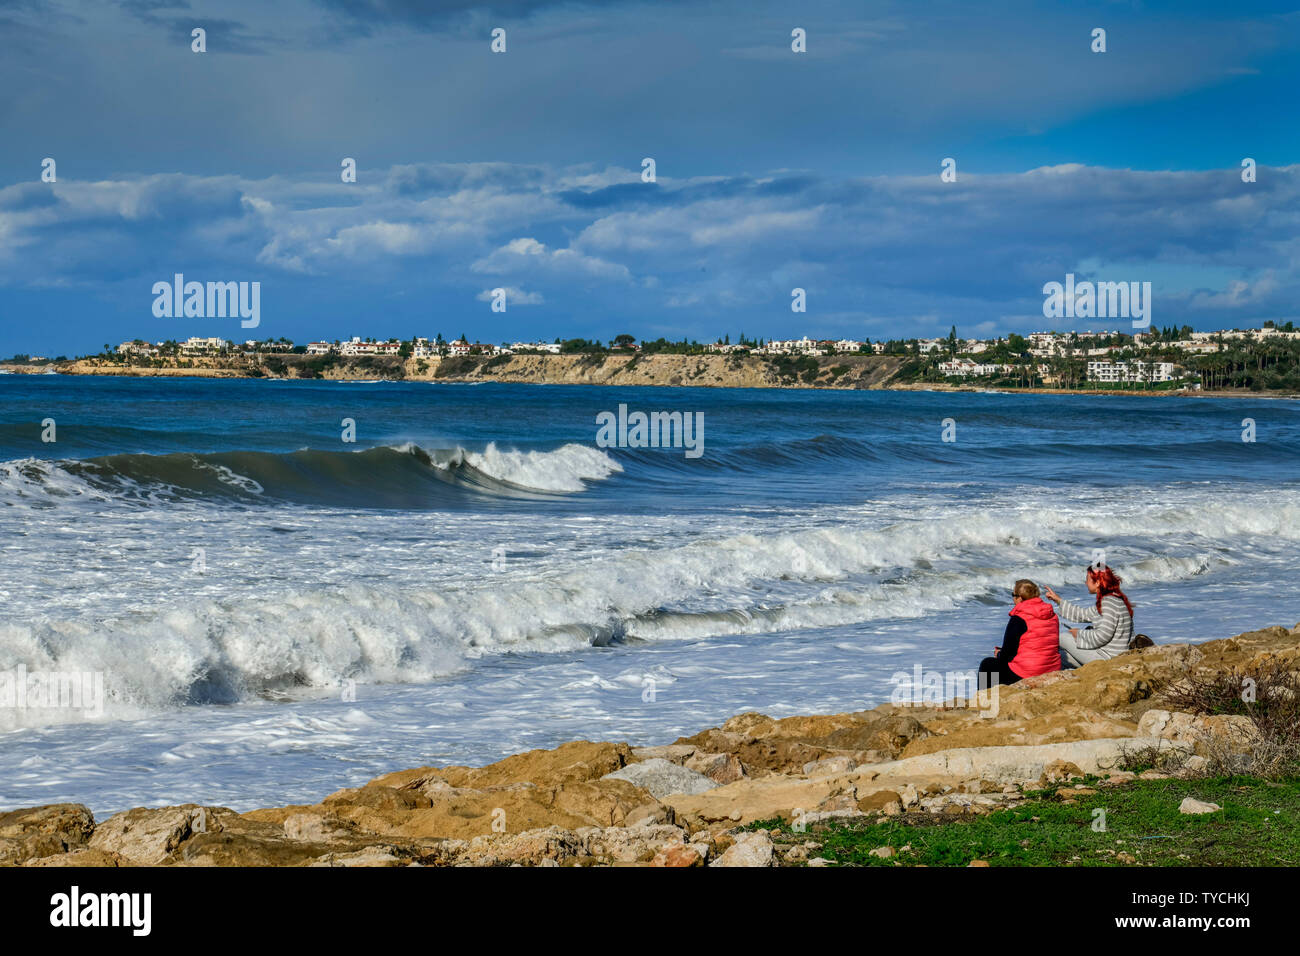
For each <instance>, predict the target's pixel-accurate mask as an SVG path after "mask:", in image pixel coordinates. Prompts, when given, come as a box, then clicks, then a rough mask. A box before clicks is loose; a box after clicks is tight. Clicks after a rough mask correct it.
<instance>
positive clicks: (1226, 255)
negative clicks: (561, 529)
mask: <svg viewBox="0 0 1300 956" xmlns="http://www.w3.org/2000/svg"><path fill="white" fill-rule="evenodd" d="M1298 7H1300V4H1249V3H1246V4H1238V5H1231V6H1230V5H1225V4H1210V3H1197V2H1181V3H1150V2H1147V3H1118V2H1116V3H1093V4H1073V3H1071V4H1064V3H1063V4H1047V3H996V2H992V3H982V4H970V3H931V4H921V3H875V2H870V0H857V2H852V3H834V2H827V3H823V2H805V3H799V4H775V3H763V2H756V0H746V2H713V3H707V2H706V3H696V2H684V0H682V2H669V0H662V2H659V3H654V4H647V3H634V2H617V0H616V2H608V0H607V2H602V3H599V4H594V3H592V4H585V3H573V2H564V3H554V2H549V0H510V2H504V3H496V4H491V5H480V4H470V3H462V2H450V3H417V2H411V0H282V2H277V3H275V4H265V3H262V2H225V3H204V2H192V3H184V2H178V3H169V2H166V0H123V2H119V3H112V2H99V3H64V2H55V3H38V2H34V0H0V42H3V44H4V47H5V50H4V56H3V57H0V90H3V93H0V130H2V131H3V136H2V138H0V143H2V144H3V148H0V355H9V354H12V353H14V352H18V351H22V352H34V353H40V354H47V355H50V354H64V353H66V354H72V353H77V352H85V351H89V350H93V349H98V348H99V347H100V346H101V345H102V344H103V343H105V342H111V343H116V342H118V341H121V340H122V339H126V338H133V337H137V336H139V337H142V338H146V339H149V340H158V339H163V338H179V337H185V336H188V335H221V336H224V337H229V338H236V339H242V338H246V337H249V336H252V335H256V336H258V337H268V336H269V337H277V336H280V335H284V336H288V337H290V338H293V339H296V340H299V341H306V340H307V339H309V338H314V337H325V338H330V339H333V338H337V337H341V336H346V335H353V334H359V335H363V336H375V337H387V336H390V335H396V336H401V337H404V338H405V337H409V336H411V335H430V336H432V335H434V334H436V333H439V332H441V333H442V334H444V335H446V336H448V337H451V336H454V335H458V334H460V333H462V332H464V333H467V334H468V335H469V336H470V337H471V338H477V339H482V340H485V341H502V340H515V339H519V338H530V339H531V338H536V337H545V338H547V339H550V338H553V337H555V336H556V335H560V336H565V337H569V336H584V337H597V338H602V339H606V338H610V337H612V336H613V335H615V334H618V333H620V332H625V331H626V332H630V333H632V334H634V335H637V336H645V337H657V336H659V335H665V336H668V337H670V338H679V337H681V336H683V335H685V336H690V337H693V338H698V339H700V340H705V339H711V338H713V337H714V336H717V335H721V334H723V333H730V334H731V335H732V337H733V338H734V337H735V336H736V335H737V334H738V333H739V332H740V331H742V330H743V331H744V332H746V333H747V334H749V335H752V336H764V337H770V336H774V335H779V336H788V335H797V334H803V333H808V334H812V335H815V336H834V337H840V336H851V337H858V338H861V337H869V338H872V339H879V338H886V337H909V336H915V335H931V334H941V333H946V332H947V330H948V328H949V326H951V325H954V324H955V325H956V326H957V327H958V330H959V331H960V332H961V333H963V334H966V335H994V334H1006V333H1007V332H1010V331H1020V332H1024V331H1028V330H1031V329H1036V328H1043V327H1049V326H1050V324H1051V323H1049V321H1048V320H1046V319H1044V318H1043V317H1042V312H1041V308H1042V301H1043V295H1042V291H1041V290H1042V286H1043V284H1044V283H1046V282H1049V281H1060V280H1062V279H1063V277H1064V275H1065V273H1066V272H1075V273H1076V275H1078V276H1080V277H1081V278H1085V277H1087V278H1096V279H1107V280H1128V281H1151V282H1152V284H1153V296H1154V302H1153V320H1154V322H1155V324H1157V325H1164V324H1172V323H1177V324H1184V323H1185V324H1190V325H1192V326H1194V327H1197V328H1216V327H1229V326H1241V327H1244V326H1249V325H1257V324H1259V323H1260V322H1261V321H1263V320H1266V319H1274V320H1280V321H1286V320H1288V319H1291V320H1297V319H1300V306H1297V302H1298V301H1300V296H1298V295H1297V293H1300V123H1297V122H1296V114H1295V104H1296V101H1297V93H1300V56H1297V54H1298V53H1300V10H1298ZM195 26H201V27H203V28H204V29H206V30H207V48H208V52H206V53H203V54H197V53H193V52H191V49H190V43H191V40H190V31H191V30H192V29H193V28H194V27H195ZM495 27H501V28H504V29H505V30H506V36H507V50H506V52H505V53H504V54H493V53H492V52H491V51H490V49H489V40H490V33H491V31H492V29H493V28H495ZM794 27H802V28H803V29H805V30H806V31H807V36H808V41H807V43H808V52H807V53H805V54H795V53H793V52H792V51H791V50H790V31H791V30H792V29H793V28H794ZM1095 27H1101V28H1104V29H1105V30H1106V31H1107V35H1106V41H1107V51H1106V52H1105V53H1093V52H1092V51H1091V50H1090V45H1091V31H1092V30H1093V28H1095ZM647 156H650V157H654V159H655V161H656V167H657V182H655V183H643V182H641V176H640V172H641V160H642V158H643V157H647ZM45 157H52V158H54V160H55V161H56V163H57V177H58V178H57V182H55V183H45V182H41V161H42V160H43V159H44V158H45ZM344 157H354V158H355V159H356V160H357V163H358V181H357V182H356V183H352V184H345V183H343V182H341V181H340V177H339V164H340V161H341V160H342V159H343V158H344ZM945 157H953V158H955V159H956V161H957V174H958V175H957V182H955V183H943V182H941V181H940V177H939V173H940V162H941V160H942V159H943V158H945ZM1244 157H1251V158H1253V159H1255V160H1256V161H1257V163H1258V164H1259V169H1258V181H1257V182H1255V183H1243V182H1242V181H1241V175H1240V163H1241V161H1242V159H1243V158H1244ZM176 272H182V273H184V274H185V275H186V277H187V279H195V280H199V281H209V280H211V281H258V282H260V283H261V287H262V323H261V326H260V327H259V328H258V329H256V330H248V331H245V330H242V329H240V328H239V324H238V322H237V321H236V320H230V319H198V318H192V319H183V318H182V319H176V318H170V319H168V318H163V319H160V318H155V317H154V315H153V313H152V308H151V307H152V302H153V296H152V294H151V291H150V290H151V288H152V285H153V283H154V282H157V281H165V280H170V278H171V276H172V275H173V274H174V273H176ZM796 286H797V287H802V288H805V289H806V290H807V295H808V311H807V313H806V314H802V315H795V314H792V313H791V312H790V307H789V304H790V290H791V289H792V288H794V287H796ZM496 287H503V288H506V289H508V290H510V291H509V292H508V295H507V303H508V304H507V311H506V312H505V313H494V312H492V311H491V310H490V308H489V304H488V302H487V301H486V299H485V293H486V292H487V290H489V289H492V288H496ZM1100 324H1107V325H1109V326H1111V327H1113V326H1115V325H1117V324H1118V323H1113V322H1112V323H1100Z"/></svg>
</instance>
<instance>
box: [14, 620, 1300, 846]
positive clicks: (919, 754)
mask: <svg viewBox="0 0 1300 956" xmlns="http://www.w3.org/2000/svg"><path fill="white" fill-rule="evenodd" d="M1261 666H1268V667H1273V668H1278V669H1280V671H1281V672H1282V673H1292V674H1294V673H1295V672H1296V671H1298V670H1300V625H1297V626H1296V627H1295V628H1292V629H1287V628H1285V627H1271V628H1267V629H1265V630H1261V631H1252V632H1249V633H1246V634H1241V635H1238V636H1237V637H1234V638H1231V639H1229V640H1222V641H1213V642H1210V643H1207V644H1202V645H1197V646H1189V645H1164V646H1159V647H1152V648H1147V649H1145V650H1142V651H1135V652H1130V653H1128V654H1125V655H1122V656H1120V657H1118V658H1115V659H1114V660H1110V661H1101V662H1097V663H1095V664H1089V665H1088V666H1087V667H1084V668H1082V669H1080V670H1077V671H1066V672H1058V673H1055V674H1048V675H1043V676H1042V677H1038V678H1032V679H1030V680H1027V681H1023V682H1021V683H1019V684H1016V685H1014V686H1012V687H1007V688H1002V689H1001V690H1000V692H999V698H998V706H997V710H996V714H995V715H993V716H988V714H989V713H990V712H989V711H987V710H986V711H979V710H973V709H970V708H968V707H966V706H960V705H958V704H956V703H950V704H948V705H945V706H930V707H914V706H901V705H895V704H885V705H882V706H880V707H877V708H875V709H874V710H869V711H860V712H856V713H849V714H832V715H819V716H808V717H788V718H784V719H781V720H776V719H773V718H770V717H766V716H764V715H762V714H755V713H750V714H742V715H740V716H737V717H734V718H732V719H731V720H729V721H727V722H726V723H725V724H723V725H722V726H721V727H714V728H710V729H708V730H704V731H701V732H700V733H698V734H695V735H693V736H691V737H684V738H681V739H679V740H678V741H677V742H676V743H674V744H670V745H666V746H657V747H632V746H629V745H628V744H626V743H607V742H591V741H575V742H572V743H567V744H564V745H563V746H560V747H557V748H555V749H553V750H533V751H529V752H528V753H523V754H516V755H514V756H511V757H507V758H506V759H504V760H500V761H498V762H496V763H494V764H491V765H489V766H486V767H420V768H416V769H411V770H401V771H397V772H394V773H390V774H386V775H384V776H381V777H378V778H376V779H375V780H372V781H370V782H369V783H368V784H366V785H365V786H363V787H356V788H349V789H345V790H340V791H338V792H336V793H333V794H330V795H329V796H327V797H325V798H324V799H323V800H321V801H320V802H319V803H316V804H311V805H302V806H289V807H278V808H272V809H265V810H254V811H251V812H248V813H242V814H241V813H235V812H234V811H232V810H229V809H227V808H224V807H204V806H199V805H197V804H184V805H181V806H174V807H163V808H160V809H143V808H137V809H134V810H128V811H125V812H123V813H119V814H116V815H115V816H112V817H110V818H109V819H107V820H105V821H103V822H102V823H96V822H95V820H94V818H93V817H92V815H91V813H90V811H89V810H87V809H86V808H85V807H84V806H81V805H79V804H57V805H53V806H45V807H37V808H33V809H24V810H14V811H12V812H9V813H5V814H0V864H7V865H23V866H66V865H75V866H140V865H143V866H187V865H218V866H228V865H242V866H405V865H410V864H414V863H418V864H422V865H455V866H478V865H511V864H515V863H521V864H524V865H539V866H556V865H633V864H639V865H656V866H698V865H714V866H770V865H774V864H775V863H776V862H778V858H777V857H775V856H774V849H773V844H772V842H771V840H770V839H768V838H767V837H766V835H764V834H763V833H762V832H761V831H760V832H757V833H748V832H743V831H741V830H739V828H738V827H739V825H743V824H746V823H750V822H753V821H756V820H763V819H770V818H774V817H781V818H784V819H786V820H789V821H791V822H794V823H805V824H807V823H815V822H817V821H818V820H822V819H826V818H829V817H843V816H861V815H877V814H886V815H891V814H893V815H896V814H903V813H925V812H951V811H958V812H983V811H987V810H989V809H993V808H996V807H1001V806H1014V805H1015V804H1016V803H1017V802H1018V801H1020V800H1021V799H1022V794H1023V790H1024V789H1025V788H1031V787H1036V786H1040V785H1042V784H1044V783H1045V782H1054V781H1060V780H1064V779H1068V778H1070V777H1072V776H1076V775H1079V774H1087V773H1091V774H1098V775H1101V776H1106V775H1109V779H1110V782H1111V783H1119V782H1122V781H1124V780H1127V779H1132V777H1133V774H1132V773H1127V772H1125V771H1122V770H1120V769H1118V765H1119V763H1120V762H1121V761H1122V759H1123V758H1124V755H1125V753H1126V752H1127V751H1132V750H1135V749H1139V748H1154V747H1159V748H1162V749H1163V750H1165V751H1168V752H1177V753H1180V754H1183V755H1184V756H1186V758H1187V761H1188V763H1189V765H1190V764H1191V763H1192V762H1193V761H1195V760H1198V759H1199V760H1201V761H1202V762H1204V760H1205V757H1204V756H1203V754H1207V753H1211V752H1214V753H1218V754H1222V753H1224V752H1229V753H1239V754H1243V755H1244V754H1248V753H1249V752H1250V751H1251V750H1252V748H1254V747H1255V736H1254V735H1255V730H1254V728H1253V727H1252V726H1251V723H1250V721H1249V720H1247V719H1246V718H1244V717H1198V716H1194V715H1191V714H1186V713H1173V712H1170V711H1169V710H1168V709H1165V707H1164V704H1163V701H1164V698H1165V695H1169V694H1174V693H1175V692H1176V691H1177V688H1178V687H1179V686H1180V685H1183V686H1185V685H1186V683H1187V680H1188V678H1189V677H1196V676H1197V675H1237V674H1240V673H1241V672H1242V671H1243V670H1249V669H1251V668H1258V667H1261ZM1234 679H1235V676H1234ZM799 850H800V848H799V847H795V848H794V849H793V850H790V851H789V852H791V853H797V852H799Z"/></svg>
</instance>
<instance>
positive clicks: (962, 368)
mask: <svg viewBox="0 0 1300 956" xmlns="http://www.w3.org/2000/svg"><path fill="white" fill-rule="evenodd" d="M1010 371H1011V366H1010V365H986V364H980V363H978V362H972V361H971V360H970V359H967V358H957V359H951V360H949V361H947V362H940V363H939V372H940V373H941V374H943V375H947V376H949V377H950V378H951V377H953V376H959V377H961V378H966V377H968V376H971V375H998V374H1006V373H1008V372H1010Z"/></svg>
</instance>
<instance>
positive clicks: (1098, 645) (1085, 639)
mask: <svg viewBox="0 0 1300 956" xmlns="http://www.w3.org/2000/svg"><path fill="white" fill-rule="evenodd" d="M1084 583H1086V584H1087V586H1088V593H1089V594H1095V595H1096V596H1097V601H1096V605H1095V606H1094V607H1086V606H1080V605H1078V604H1071V603H1070V602H1069V601H1066V600H1065V599H1063V598H1061V597H1059V596H1058V595H1057V593H1056V592H1055V591H1053V590H1052V589H1051V588H1045V589H1044V591H1043V594H1044V596H1045V597H1046V598H1047V600H1049V601H1051V602H1053V603H1056V604H1060V606H1061V609H1060V615H1061V617H1062V618H1064V619H1065V620H1067V621H1080V622H1083V623H1086V624H1087V625H1088V626H1087V627H1084V628H1077V627H1072V628H1069V629H1068V630H1069V634H1068V636H1067V635H1066V634H1062V635H1061V666H1062V667H1064V668H1067V669H1068V668H1072V667H1082V666H1083V665H1084V664H1087V663H1088V662H1089V661H1104V660H1109V659H1110V658H1112V657H1118V656H1119V655H1120V654H1123V653H1124V652H1125V651H1127V650H1128V645H1129V641H1131V640H1132V639H1133V604H1132V602H1130V601H1129V599H1128V597H1127V596H1126V595H1125V594H1124V592H1123V591H1121V590H1120V589H1119V586H1120V583H1121V582H1120V578H1119V575H1118V574H1116V573H1115V572H1114V571H1112V570H1111V569H1110V568H1108V567H1105V566H1102V567H1096V566H1091V565H1090V566H1089V567H1088V572H1087V575H1086V576H1085V578H1084Z"/></svg>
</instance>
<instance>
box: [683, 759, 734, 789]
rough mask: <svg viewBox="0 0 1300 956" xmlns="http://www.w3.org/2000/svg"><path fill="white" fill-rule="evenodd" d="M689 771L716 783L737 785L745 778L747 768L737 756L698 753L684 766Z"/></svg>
mask: <svg viewBox="0 0 1300 956" xmlns="http://www.w3.org/2000/svg"><path fill="white" fill-rule="evenodd" d="M683 766H685V767H686V768H687V769H688V770H694V771H695V772H696V773H701V774H704V776H706V777H708V778H709V779H710V780H712V781H713V782H714V783H716V784H719V785H722V784H728V783H735V782H736V781H737V780H739V779H740V778H742V777H744V776H745V768H744V766H742V765H741V763H740V758H739V757H737V756H736V755H735V754H707V753H700V752H699V751H696V752H695V753H694V754H693V755H692V756H691V757H689V758H687V760H686V762H685V763H684V764H683Z"/></svg>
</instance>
